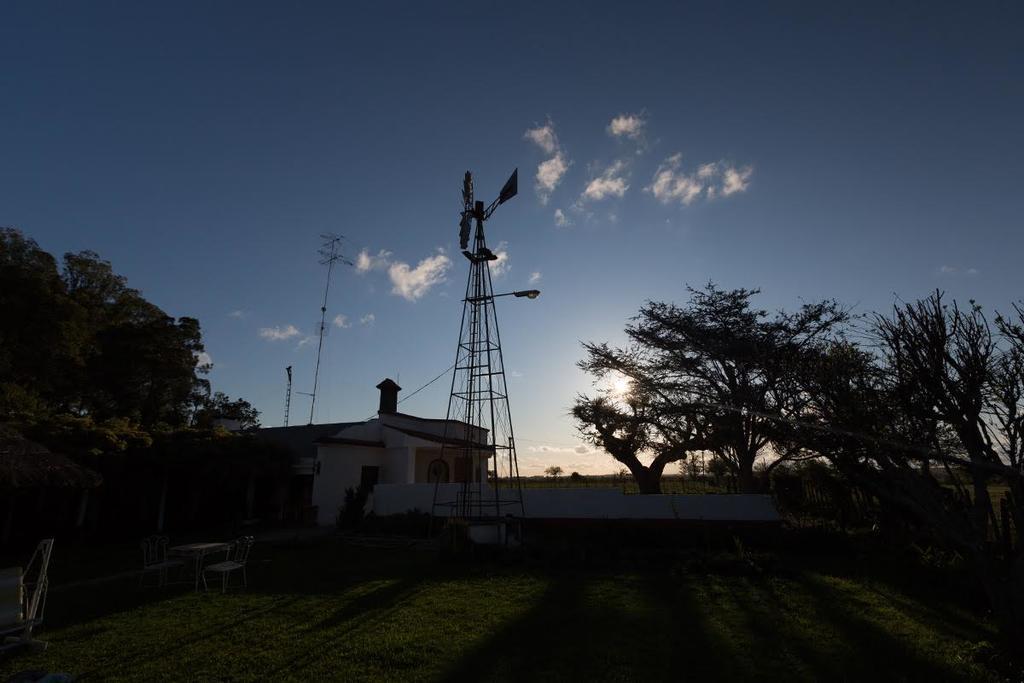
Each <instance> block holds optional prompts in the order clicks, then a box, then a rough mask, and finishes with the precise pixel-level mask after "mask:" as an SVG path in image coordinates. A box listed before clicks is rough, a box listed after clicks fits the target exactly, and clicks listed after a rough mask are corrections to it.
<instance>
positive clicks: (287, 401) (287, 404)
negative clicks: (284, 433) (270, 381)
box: [284, 365, 292, 427]
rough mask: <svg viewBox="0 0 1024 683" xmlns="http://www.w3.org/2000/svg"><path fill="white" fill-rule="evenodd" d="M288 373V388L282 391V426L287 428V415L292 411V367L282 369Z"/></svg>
mask: <svg viewBox="0 0 1024 683" xmlns="http://www.w3.org/2000/svg"><path fill="white" fill-rule="evenodd" d="M284 371H285V372H286V373H288V386H287V387H286V388H285V390H284V426H285V427H287V426H288V414H289V413H290V412H291V410H292V366H290V365H289V366H288V367H286V368H285V369H284Z"/></svg>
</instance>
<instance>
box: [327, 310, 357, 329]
mask: <svg viewBox="0 0 1024 683" xmlns="http://www.w3.org/2000/svg"><path fill="white" fill-rule="evenodd" d="M331 322H332V323H333V324H334V326H335V327H352V323H350V322H349V321H348V316H347V315H343V314H341V313H339V314H338V315H336V316H334V320H332V321H331Z"/></svg>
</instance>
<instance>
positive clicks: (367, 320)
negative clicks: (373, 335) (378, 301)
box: [359, 313, 377, 325]
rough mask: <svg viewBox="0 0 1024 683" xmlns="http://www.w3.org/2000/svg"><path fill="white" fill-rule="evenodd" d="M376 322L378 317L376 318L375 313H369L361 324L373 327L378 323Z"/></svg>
mask: <svg viewBox="0 0 1024 683" xmlns="http://www.w3.org/2000/svg"><path fill="white" fill-rule="evenodd" d="M376 320H377V316H375V315H374V314H373V313H367V314H366V315H364V316H363V317H362V318H360V319H359V324H360V325H372V324H373V323H374V322H376Z"/></svg>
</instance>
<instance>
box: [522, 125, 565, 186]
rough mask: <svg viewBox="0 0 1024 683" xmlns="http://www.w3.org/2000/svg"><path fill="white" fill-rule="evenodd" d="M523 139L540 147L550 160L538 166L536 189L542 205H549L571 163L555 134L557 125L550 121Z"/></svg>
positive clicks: (531, 131) (532, 130)
mask: <svg viewBox="0 0 1024 683" xmlns="http://www.w3.org/2000/svg"><path fill="white" fill-rule="evenodd" d="M523 138H525V139H526V140H529V141H531V142H533V143H534V144H535V145H537V146H538V147H540V149H541V151H543V152H544V154H546V155H548V156H549V157H550V158H548V159H545V160H544V161H542V162H541V163H540V164H538V166H537V176H536V184H535V189H536V191H537V196H538V197H539V198H540V202H541V204H547V203H548V199H549V198H550V197H551V193H552V192H554V191H555V188H556V187H558V184H559V183H560V182H562V178H563V177H564V176H565V173H566V171H568V170H569V166H570V165H571V162H570V161H569V157H568V156H567V155H566V154H565V152H564V151H563V150H562V146H561V145H560V144H559V142H558V136H557V135H556V134H555V124H554V123H553V122H552V121H551V119H548V122H547V123H546V124H544V125H543V126H537V127H536V128H530V129H529V130H527V131H526V132H525V133H523Z"/></svg>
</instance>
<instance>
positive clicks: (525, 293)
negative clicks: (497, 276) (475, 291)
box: [463, 289, 540, 303]
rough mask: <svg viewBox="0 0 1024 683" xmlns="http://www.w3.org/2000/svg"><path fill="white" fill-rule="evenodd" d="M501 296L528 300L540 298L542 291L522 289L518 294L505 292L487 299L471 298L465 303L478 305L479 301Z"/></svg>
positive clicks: (484, 297)
mask: <svg viewBox="0 0 1024 683" xmlns="http://www.w3.org/2000/svg"><path fill="white" fill-rule="evenodd" d="M499 296H514V297H516V298H520V299H521V298H522V297H526V298H527V299H536V298H537V297H538V296H540V290H539V289H520V290H519V291H517V292H505V293H503V294H494V295H492V296H489V297H487V296H471V297H469V298H468V299H463V301H469V302H470V303H476V302H478V301H484V300H486V299H497V298H498V297H499Z"/></svg>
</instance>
